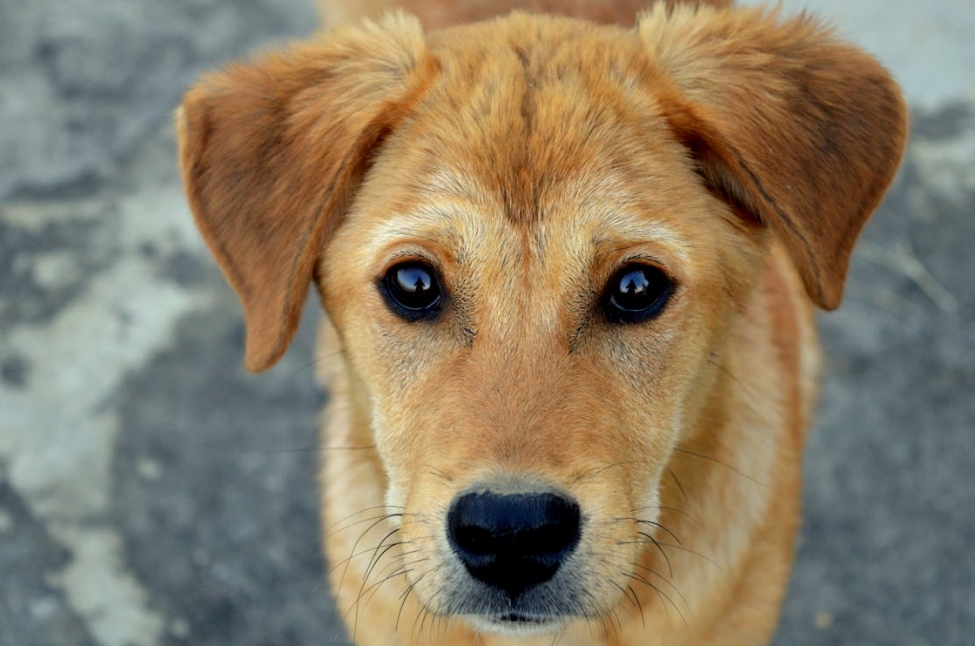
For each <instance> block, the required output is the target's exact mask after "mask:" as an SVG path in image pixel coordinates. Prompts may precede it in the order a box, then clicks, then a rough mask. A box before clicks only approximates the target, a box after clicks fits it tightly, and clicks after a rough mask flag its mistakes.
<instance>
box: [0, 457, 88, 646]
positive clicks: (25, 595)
mask: <svg viewBox="0 0 975 646" xmlns="http://www.w3.org/2000/svg"><path fill="white" fill-rule="evenodd" d="M0 466H2V465H0ZM3 473H4V470H3V469H2V468H0V514H2V515H3V517H4V523H5V524H8V523H9V527H7V528H6V529H3V530H0V573H2V574H0V619H2V622H0V646H50V645H51V644H77V645H78V646H97V645H96V643H95V641H94V639H92V636H91V635H90V634H89V633H88V632H87V630H86V628H85V623H84V621H82V620H81V618H79V617H78V616H77V615H76V614H75V613H74V612H73V611H72V610H71V609H70V607H69V606H68V604H67V602H66V601H65V598H64V594H63V593H62V592H61V591H60V590H57V589H55V588H52V587H51V586H50V584H48V583H47V577H49V576H50V575H52V574H55V573H57V572H59V571H60V570H62V569H64V567H65V566H67V565H68V563H69V562H70V560H71V555H70V553H69V552H68V551H67V550H66V549H65V548H64V546H63V545H61V544H60V543H58V542H57V541H56V540H54V539H53V538H52V537H51V536H50V535H49V534H48V533H47V530H46V529H45V527H44V525H43V524H42V523H41V522H39V521H38V520H37V519H36V518H34V516H32V515H31V513H30V510H29V509H28V507H27V505H26V503H25V502H24V500H23V499H21V498H20V497H19V496H18V495H17V493H16V491H14V489H13V487H11V486H10V483H8V482H7V481H6V479H5V478H4V475H3Z"/></svg>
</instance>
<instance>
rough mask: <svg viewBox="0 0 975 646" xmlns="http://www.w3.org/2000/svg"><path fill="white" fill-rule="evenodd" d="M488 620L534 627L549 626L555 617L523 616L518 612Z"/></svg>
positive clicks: (492, 617) (491, 617) (493, 616)
mask: <svg viewBox="0 0 975 646" xmlns="http://www.w3.org/2000/svg"><path fill="white" fill-rule="evenodd" d="M489 619H490V621H493V622H495V623H499V624H531V625H534V626H542V625H545V624H550V623H553V622H554V621H556V620H557V618H556V617H547V616H538V615H525V614H522V613H520V612H507V613H504V614H501V615H492V616H490V617H489Z"/></svg>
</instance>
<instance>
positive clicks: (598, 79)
mask: <svg viewBox="0 0 975 646" xmlns="http://www.w3.org/2000/svg"><path fill="white" fill-rule="evenodd" d="M638 45H639V42H638V39H637V38H636V36H635V34H633V33H632V32H628V31H624V30H622V29H617V28H604V27H596V26H593V25H590V24H588V23H584V22H580V21H572V20H565V21H561V20H556V21H553V22H551V23H550V22H548V21H544V22H543V21H535V20H533V19H532V18H531V17H529V16H519V15H515V16H511V17H509V18H506V19H504V20H498V21H495V22H493V23H488V24H487V25H478V26H475V27H474V28H461V29H458V30H452V31H448V32H446V33H444V34H441V35H439V36H437V37H434V38H432V42H431V44H430V48H431V55H432V56H434V57H435V58H436V60H437V65H436V66H435V67H436V69H437V73H436V74H437V76H436V78H435V80H434V81H433V82H432V83H431V84H430V87H429V88H428V90H427V91H426V93H425V95H424V97H423V99H422V100H421V101H420V102H419V103H418V105H417V106H416V108H415V111H414V114H413V115H412V116H411V117H410V118H409V119H408V120H407V121H406V122H405V123H404V124H403V125H402V126H401V127H400V129H399V130H398V131H397V132H396V133H394V135H393V136H391V137H390V139H389V140H388V141H387V143H386V146H385V149H384V151H383V153H382V155H381V156H380V158H379V159H380V161H381V162H382V163H380V164H378V166H379V167H380V169H379V175H380V177H374V180H375V181H373V182H371V184H372V185H373V187H374V188H375V186H376V184H379V185H380V186H381V189H382V191H383V192H384V193H385V197H386V198H388V199H391V200H392V201H394V202H396V203H397V206H396V208H395V209H394V210H395V211H396V213H397V218H396V220H395V221H390V222H386V223H385V224H384V226H383V228H384V229H387V231H389V232H390V233H391V234H393V233H397V232H398V233H404V232H406V231H408V230H409V229H410V228H413V230H416V231H419V229H423V230H424V231H423V233H424V234H429V233H438V234H447V233H448V230H450V229H457V228H462V229H466V230H468V231H471V232H475V233H476V235H472V236H469V237H471V238H473V240H471V242H472V243H476V242H478V241H480V242H482V243H485V244H486V242H485V240H486V238H485V237H484V235H483V234H484V231H485V227H492V226H493V227H496V228H504V229H509V230H510V229H511V227H512V226H513V227H514V228H515V230H517V231H518V232H519V235H521V236H522V238H523V239H530V240H531V241H533V242H535V243H541V242H544V241H545V240H546V239H547V238H549V237H550V236H551V233H552V232H553V231H555V232H557V237H558V238H559V240H560V241H561V242H560V244H561V245H562V246H564V244H565V241H566V240H567V239H572V240H576V241H578V243H579V244H580V245H583V244H584V245H588V246H590V247H591V246H593V245H598V244H601V243H605V244H614V243H619V242H621V241H626V240H634V241H640V240H647V239H650V240H662V241H665V242H666V241H673V242H677V241H679V239H680V238H682V236H683V234H684V232H683V231H682V228H683V224H684V223H682V222H681V219H682V217H681V216H679V215H678V214H676V213H675V212H674V205H692V204H693V202H694V201H695V200H697V201H700V199H699V193H700V192H699V191H694V190H692V189H694V188H695V187H697V186H698V185H697V180H696V176H695V175H694V173H693V170H692V168H691V166H690V164H689V163H688V161H687V155H686V152H685V151H684V149H683V148H682V146H681V145H680V144H679V143H677V142H676V141H675V140H674V138H673V136H672V133H671V131H670V129H669V127H668V125H667V122H666V119H665V118H664V116H663V115H662V110H661V108H660V106H659V105H658V102H657V100H656V95H655V88H654V87H653V85H652V84H651V83H649V81H647V78H648V77H649V76H651V75H650V74H649V73H648V71H647V69H646V61H645V60H644V58H643V56H642V50H641V49H640V47H639V46H638ZM384 166H385V168H383V167H384ZM463 213H467V214H471V215H470V217H466V218H465V217H463V216H462V215H461V214H463ZM407 214H408V215H407ZM453 237H455V238H456V236H453ZM579 255H584V254H582V250H581V249H580V250H579Z"/></svg>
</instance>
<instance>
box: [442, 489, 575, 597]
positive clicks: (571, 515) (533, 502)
mask: <svg viewBox="0 0 975 646" xmlns="http://www.w3.org/2000/svg"><path fill="white" fill-rule="evenodd" d="M580 533H581V521H580V513H579V505H578V503H576V502H575V501H574V500H571V499H569V498H567V497H565V496H563V495H559V494H555V493H515V494H498V493H493V492H490V491H487V492H479V493H466V494H462V495H460V496H458V497H457V498H455V499H454V501H453V503H452V504H451V506H450V510H449V512H448V514H447V538H448V541H449V543H450V547H451V549H452V550H453V551H454V553H455V554H456V555H457V558H458V559H460V561H461V563H463V564H464V567H465V568H466V569H467V572H468V573H469V574H470V575H471V576H472V577H473V578H474V579H476V580H477V581H480V582H481V583H483V584H485V585H487V586H488V587H489V588H491V589H493V590H495V591H497V592H500V593H502V594H503V595H504V596H505V597H507V599H508V600H509V603H510V604H511V606H513V607H515V606H517V605H518V601H519V599H520V598H521V597H522V596H523V595H525V593H527V592H529V591H530V590H531V589H532V588H535V587H537V586H539V585H541V584H543V583H545V582H547V581H549V580H551V579H552V577H554V576H555V574H556V572H557V571H558V569H559V567H560V566H561V565H562V564H563V563H564V562H565V560H566V559H567V558H568V557H569V556H570V555H571V554H572V552H573V550H575V548H576V545H577V544H578V543H579V537H580Z"/></svg>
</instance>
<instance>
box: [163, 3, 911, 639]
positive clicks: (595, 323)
mask: <svg viewBox="0 0 975 646" xmlns="http://www.w3.org/2000/svg"><path fill="white" fill-rule="evenodd" d="M727 5H728V3H725V2H696V3H695V2H691V3H687V4H680V3H669V2H667V3H659V4H655V5H651V6H649V7H647V8H646V10H645V12H643V13H642V14H640V15H639V17H636V7H637V3H635V2H629V1H623V0H621V1H620V2H616V3H608V2H607V3H601V4H597V3H587V2H581V1H578V2H571V1H569V0H566V1H565V2H555V1H552V2H543V1H541V0H539V2H537V3H535V4H530V3H528V2H525V3H519V2H515V1H513V0H509V1H507V2H497V3H495V2H487V1H486V0H485V1H482V2H468V3H464V2H460V1H459V0H458V2H457V3H456V4H442V3H436V2H432V1H431V0H427V1H426V2H423V3H419V2H418V3H417V4H416V5H415V6H414V7H412V10H413V11H415V13H416V14H417V15H418V16H419V18H417V17H412V16H411V15H408V14H404V13H393V14H387V15H386V16H385V17H383V18H382V19H381V20H379V22H377V23H374V22H359V23H358V24H355V25H353V26H343V27H341V28H338V29H335V30H333V31H331V32H328V33H325V34H323V35H321V37H319V38H318V39H316V40H313V41H311V42H308V43H304V44H299V45H296V46H294V47H292V48H291V49H288V50H286V51H283V52H280V53H276V54H270V55H267V56H264V57H262V58H260V59H258V60H256V61H254V62H250V63H242V64H236V65H232V66H230V67H228V68H226V69H225V70H223V71H221V72H218V73H215V74H213V75H210V76H207V77H205V78H204V79H203V80H202V81H201V82H200V83H199V85H197V86H196V87H194V88H193V89H192V90H190V92H189V93H188V94H187V95H186V98H185V101H184V103H183V106H182V108H181V109H180V111H179V112H178V115H177V120H178V129H179V137H180V142H181V153H180V155H181V162H182V169H183V174H184V179H185V185H186V190H187V194H188V196H189V202H190V205H191V207H192V211H193V213H194V216H195V218H196V222H197V224H198V225H199V228H200V230H201V232H202V234H203V236H204V237H205V238H206V241H207V242H208V243H209V246H210V248H211V249H212V251H213V254H214V255H215V257H216V259H217V261H218V263H219V264H220V266H221V268H222V269H223V271H224V272H225V274H226V276H227V278H228V280H229V281H230V283H231V284H232V285H233V287H234V288H235V290H236V291H237V293H238V294H239V296H240V299H241V301H242V303H243V308H244V316H245V318H246V323H247V342H246V365H247V367H248V368H249V369H250V370H253V371H260V370H264V369H266V368H268V367H269V366H271V365H272V364H274V362H275V361H277V359H278V358H279V357H280V356H281V354H282V353H283V352H284V351H285V348H286V347H287V345H288V342H289V340H290V339H291V337H292V335H293V333H294V331H295V327H296V326H297V324H298V319H299V312H300V310H301V308H302V304H303V302H304V300H305V298H306V293H307V291H308V287H309V285H313V286H314V287H315V288H316V289H317V291H318V294H319V295H320V297H321V301H322V304H323V307H324V310H325V312H326V314H327V322H326V323H325V324H324V331H323V334H322V336H323V347H322V350H321V357H322V358H321V361H320V362H319V363H320V366H321V373H322V374H321V376H322V378H323V379H324V381H325V383H326V384H327V386H328V389H329V392H330V396H331V399H330V404H329V407H328V410H327V411H326V414H325V430H324V441H323V446H324V448H325V449H327V450H326V451H324V453H325V455H326V458H325V464H324V467H323V471H322V478H321V480H322V485H323V498H322V501H323V507H322V509H323V517H324V528H325V529H324V542H325V549H326V553H327V557H328V561H329V563H330V564H331V567H332V569H331V571H330V574H329V578H330V581H331V584H332V587H333V591H334V593H335V594H336V596H337V601H338V607H339V609H340V612H341V613H342V615H343V616H344V618H345V621H346V625H347V627H348V630H349V633H350V635H351V636H352V638H353V639H354V640H355V641H356V642H357V643H359V644H363V645H367V646H388V645H391V644H431V643H432V644H448V645H449V644H464V645H467V644H486V645H491V646H494V645H501V644H519V645H525V644H551V643H559V644H563V645H564V646H569V645H581V644H605V645H608V644H617V645H636V644H668V645H669V646H678V645H695V646H697V645H701V644H709V645H710V644H763V643H766V642H768V641H769V639H770V638H771V635H772V633H773V631H774V628H775V625H776V619H777V616H778V612H779V606H780V602H781V600H782V596H783V592H784V589H785V585H786V582H787V578H788V575H789V570H790V567H791V561H792V555H793V547H794V540H795V535H796V529H797V526H798V522H799V505H800V485H801V473H800V467H801V452H802V447H803V441H804V435H805V432H806V429H807V427H808V425H809V421H810V415H811V410H812V408H813V403H814V400H815V397H816V377H817V373H818V371H819V359H818V352H817V348H816V339H815V331H814V327H813V307H814V306H819V307H821V308H825V309H832V308H835V307H836V306H837V305H838V304H839V302H840V298H841V295H842V291H843V282H844V278H845V274H846V271H847V265H848V262H849V258H850V253H851V250H852V248H853V245H854V242H855V239H856V237H857V235H858V233H859V231H860V230H861V228H862V227H863V225H864V223H865V222H866V220H867V218H868V217H869V216H870V214H871V212H872V211H873V210H874V209H875V207H876V206H877V204H878V203H879V202H880V200H881V198H882V196H883V194H884V191H885V190H886V187H887V186H888V184H889V183H890V181H891V179H892V177H893V175H894V173H895V170H896V167H897V165H898V163H899V160H900V158H901V154H902V151H903V148H904V144H905V132H906V114H905V107H904V104H903V102H902V99H901V96H900V94H899V91H898V88H897V87H896V85H895V83H894V82H893V81H892V80H891V78H890V76H889V75H888V74H887V72H886V71H885V70H884V69H883V68H882V67H881V66H880V65H879V64H878V63H877V62H876V61H875V60H874V59H872V58H871V57H869V56H867V55H866V54H864V53H862V52H861V51H859V50H858V49H856V48H854V47H851V46H849V45H847V44H844V43H842V42H840V41H838V40H837V39H836V38H835V37H834V36H833V35H832V34H831V33H830V31H829V30H827V29H824V28H823V27H822V26H821V25H819V24H818V23H817V22H816V21H815V20H813V19H811V18H809V17H808V16H805V15H800V16H798V17H783V16H781V15H779V13H778V12H777V11H768V10H765V9H757V8H739V9H735V8H731V7H730V6H727ZM518 6H522V7H525V8H528V9H532V10H543V11H548V12H550V13H549V14H546V15H542V14H539V13H525V12H519V11H515V12H514V13H510V14H508V13H507V12H508V11H509V10H510V9H517V8H518ZM326 8H328V7H326ZM378 9H379V7H376V6H373V5H371V4H369V3H365V4H362V5H359V9H358V10H357V11H360V12H363V13H368V12H371V11H373V10H378ZM559 11H562V12H563V13H566V12H569V13H571V12H575V17H565V16H556V15H554V13H556V12H559ZM494 13H501V14H503V15H502V16H501V17H496V18H493V19H488V18H491V14H494ZM346 17H347V18H349V19H357V18H358V17H359V16H357V15H351V14H346ZM478 19H488V20H486V21H482V22H477V21H476V20H478ZM469 20H475V22H470V23H468V22H466V21H469ZM424 23H425V24H424ZM460 23H463V24H460Z"/></svg>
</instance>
